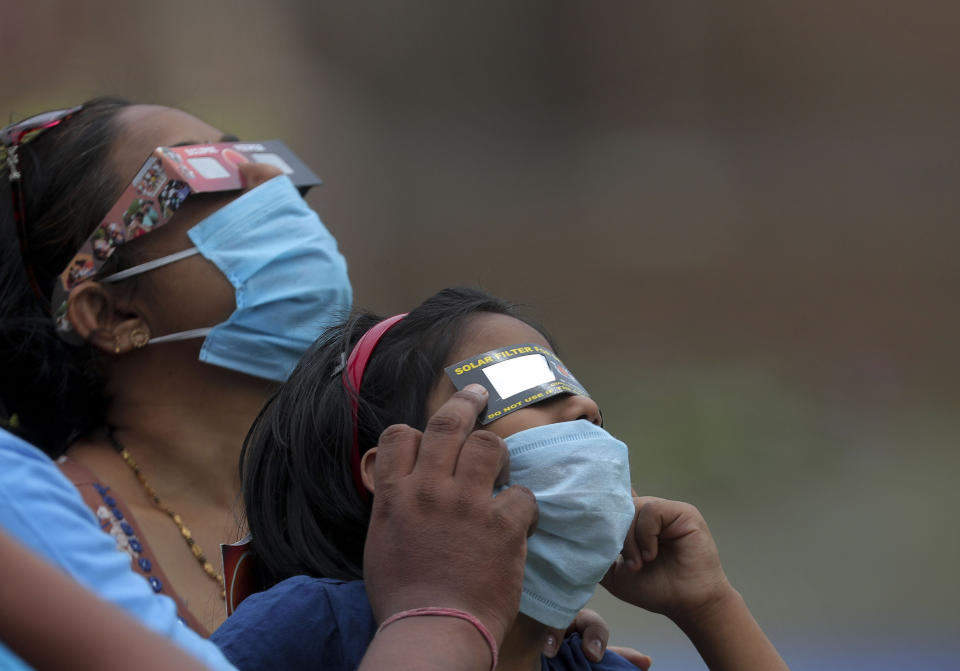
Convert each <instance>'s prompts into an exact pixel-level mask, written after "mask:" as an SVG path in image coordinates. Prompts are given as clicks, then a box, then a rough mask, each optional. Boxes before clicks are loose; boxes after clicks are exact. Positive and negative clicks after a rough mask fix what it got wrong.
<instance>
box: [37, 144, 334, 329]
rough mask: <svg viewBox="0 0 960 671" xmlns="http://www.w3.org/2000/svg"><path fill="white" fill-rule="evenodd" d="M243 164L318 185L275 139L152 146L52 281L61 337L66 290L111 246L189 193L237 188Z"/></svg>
mask: <svg viewBox="0 0 960 671" xmlns="http://www.w3.org/2000/svg"><path fill="white" fill-rule="evenodd" d="M244 163H265V164H268V165H273V166H276V167H277V168H279V169H280V170H281V171H283V174H285V175H286V176H287V177H289V178H290V180H291V181H292V182H293V183H294V185H295V186H296V187H297V188H299V189H300V192H301V193H306V191H307V189H309V188H310V187H311V186H316V185H317V184H320V183H321V180H320V178H319V177H317V176H316V175H315V174H314V173H313V171H312V170H310V168H308V167H307V165H306V164H305V163H304V162H303V161H301V160H300V159H299V158H298V157H297V155H296V154H294V153H293V152H292V151H291V150H290V149H289V148H288V147H287V146H286V145H285V144H284V143H283V142H281V141H280V140H267V141H264V142H215V143H210V144H195V145H185V146H179V147H157V148H156V149H154V150H153V152H151V154H150V156H148V157H147V160H146V161H144V163H143V165H142V166H141V167H140V170H138V171H137V174H136V175H135V176H134V178H133V181H131V182H130V184H129V185H128V186H127V188H126V189H124V191H123V193H122V194H121V195H120V198H119V200H117V202H116V203H115V204H114V205H113V207H111V208H110V210H109V211H108V212H107V216H105V217H104V218H103V220H102V221H101V222H100V224H99V225H98V226H97V227H96V228H95V229H94V231H93V233H92V234H91V235H90V237H89V238H87V240H86V241H85V242H84V243H83V244H82V245H81V246H80V249H79V251H77V253H76V254H75V255H74V256H73V258H72V259H70V262H69V263H68V264H67V266H66V268H64V270H63V272H62V273H60V276H59V277H58V278H57V280H56V282H55V283H54V286H53V294H52V297H51V301H50V307H51V310H52V312H53V316H54V319H55V320H56V322H57V330H58V331H59V332H60V333H61V335H64V336H68V335H69V334H70V333H72V329H71V328H70V325H69V323H68V322H67V320H66V311H67V296H69V294H70V290H71V289H73V288H74V287H75V286H77V285H78V284H80V283H81V282H83V281H85V280H88V279H90V278H92V277H95V276H96V274H97V273H98V272H99V271H100V268H101V267H102V266H103V264H104V263H106V261H107V259H109V258H110V256H111V255H112V254H113V252H114V251H116V249H117V247H120V246H121V245H124V244H126V243H128V242H130V241H131V240H135V239H136V238H138V237H140V236H142V235H146V234H147V233H150V232H151V231H153V230H155V229H157V228H159V227H160V226H163V225H164V224H166V223H167V222H168V221H170V219H171V217H173V215H174V213H176V211H177V210H178V209H179V208H180V206H181V205H183V203H184V201H185V200H186V199H187V198H189V197H190V196H191V195H192V194H195V193H214V192H218V191H237V190H239V189H242V188H243V186H244V185H243V180H242V178H241V176H240V171H239V167H238V166H240V165H242V164H244Z"/></svg>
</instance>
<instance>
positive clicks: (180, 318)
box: [110, 105, 281, 348]
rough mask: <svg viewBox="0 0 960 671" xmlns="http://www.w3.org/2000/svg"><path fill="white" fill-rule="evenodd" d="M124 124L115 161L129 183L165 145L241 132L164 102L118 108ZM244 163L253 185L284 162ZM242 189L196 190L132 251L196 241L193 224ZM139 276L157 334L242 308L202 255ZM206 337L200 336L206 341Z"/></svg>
mask: <svg viewBox="0 0 960 671" xmlns="http://www.w3.org/2000/svg"><path fill="white" fill-rule="evenodd" d="M117 124H118V126H119V128H120V131H119V134H118V137H117V140H116V142H115V143H114V148H113V150H112V153H111V157H110V160H111V162H112V164H113V169H114V171H115V174H116V175H118V176H119V177H120V179H121V183H122V184H124V185H126V184H129V182H130V180H132V179H133V177H134V175H135V174H136V173H137V171H138V170H139V169H140V166H142V165H143V162H144V161H145V160H146V159H147V157H148V156H149V154H150V152H152V151H153V150H154V149H156V148H157V147H161V146H170V145H182V144H202V143H209V142H221V141H224V140H231V139H233V138H232V137H229V136H224V134H223V132H222V131H220V130H218V129H216V128H214V127H213V126H211V125H210V124H208V123H206V122H205V121H201V120H200V119H198V118H197V117H195V116H193V115H191V114H187V113H186V112H183V111H181V110H177V109H172V108H169V107H161V106H158V105H131V106H129V107H125V108H123V109H122V110H121V111H120V112H119V113H118V115H117ZM240 168H241V174H242V175H243V176H244V178H245V179H246V189H245V190H248V189H250V188H253V187H254V186H257V185H259V184H261V183H263V182H264V181H266V180H267V179H270V178H272V177H275V176H277V175H279V174H281V171H280V170H279V169H278V168H275V167H273V166H268V165H264V164H247V165H245V166H240ZM240 193H241V192H237V191H235V192H229V193H213V194H196V195H195V196H193V197H191V198H188V199H187V200H186V201H185V202H184V204H183V206H182V207H181V208H180V209H179V210H177V214H176V216H174V217H173V218H172V219H171V220H170V222H169V223H167V224H165V225H164V226H162V227H160V228H157V229H155V230H153V231H151V233H150V234H149V235H144V236H143V237H141V238H138V239H137V240H134V241H133V242H131V243H130V244H129V245H128V246H127V249H126V250H125V251H127V252H129V253H132V254H133V255H134V263H143V262H145V261H149V260H151V259H155V258H159V257H162V256H166V255H167V254H172V253H174V252H178V251H181V250H183V249H187V248H189V247H192V246H193V243H192V242H191V241H190V239H189V237H188V236H187V231H188V230H190V229H191V228H192V227H193V226H194V225H196V224H197V223H198V222H200V221H201V220H203V219H205V218H206V217H208V216H209V215H211V214H212V213H213V212H215V211H216V210H218V209H220V208H221V207H224V206H225V205H227V204H228V203H230V202H231V201H232V200H234V199H235V198H237V197H238V196H239V195H240ZM136 281H137V289H136V292H135V293H134V298H133V300H135V301H136V302H137V309H138V311H139V312H141V314H142V315H143V316H144V318H145V319H146V320H147V323H148V324H149V325H150V330H151V334H152V335H153V336H160V335H165V334H167V333H174V332H177V331H185V330H188V329H195V328H202V327H207V326H213V325H215V324H219V323H221V322H223V321H225V320H226V319H227V318H228V317H229V316H230V315H231V314H232V313H233V311H234V309H235V307H236V302H235V291H234V288H233V286H232V285H231V284H230V282H229V281H228V280H227V278H226V277H224V275H223V273H221V272H220V270H219V269H217V267H216V266H214V265H213V264H212V263H211V262H210V261H208V260H207V259H205V258H203V257H202V256H200V255H196V256H192V257H190V258H188V259H185V260H183V261H179V262H177V263H173V264H170V265H168V266H163V267H161V268H157V269H156V270H152V271H150V272H148V273H144V274H143V275H141V276H139V277H138V278H137V280H136ZM200 342H201V341H200V340H197V347H198V348H199V346H200Z"/></svg>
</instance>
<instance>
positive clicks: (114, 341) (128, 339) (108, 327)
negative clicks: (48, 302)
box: [66, 282, 150, 354]
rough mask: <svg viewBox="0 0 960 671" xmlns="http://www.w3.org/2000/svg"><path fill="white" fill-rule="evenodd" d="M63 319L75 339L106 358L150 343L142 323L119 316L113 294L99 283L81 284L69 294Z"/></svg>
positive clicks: (135, 318) (130, 317) (126, 315)
mask: <svg viewBox="0 0 960 671" xmlns="http://www.w3.org/2000/svg"><path fill="white" fill-rule="evenodd" d="M66 316H67V321H69V322H70V326H71V327H73V330H74V332H75V333H76V334H77V335H78V336H80V337H81V338H83V339H84V340H86V341H89V342H90V343H91V344H92V345H94V346H95V347H97V348H98V349H101V350H103V351H104V352H107V353H109V354H120V353H124V352H129V351H130V350H131V349H139V348H141V347H143V346H144V345H146V344H147V341H148V340H149V339H150V329H149V327H148V326H147V324H146V322H144V321H143V319H142V318H141V317H140V316H139V315H135V314H124V313H122V312H120V310H119V309H118V307H117V304H116V301H115V300H114V298H113V294H111V293H110V291H109V290H108V289H107V288H106V287H104V286H103V285H102V284H100V283H99V282H83V283H81V284H79V285H77V286H76V287H75V288H74V289H73V291H71V292H70V296H69V297H68V298H67V315H66Z"/></svg>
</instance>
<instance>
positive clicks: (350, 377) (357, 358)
mask: <svg viewBox="0 0 960 671" xmlns="http://www.w3.org/2000/svg"><path fill="white" fill-rule="evenodd" d="M406 316H407V313H406V312H404V313H403V314H400V315H394V316H393V317H388V318H387V319H384V320H383V321H382V322H380V323H378V324H376V325H375V326H374V327H373V328H371V329H370V330H369V331H367V332H366V333H364V334H363V335H362V336H361V337H360V340H358V341H357V344H356V345H354V346H353V351H352V352H350V356H349V358H347V367H346V369H345V370H344V371H343V386H345V387H346V388H347V391H352V392H353V394H351V395H350V413H351V415H353V451H352V452H351V453H350V468H351V470H352V471H353V482H354V484H355V485H356V487H357V491H358V492H360V497H361V498H362V499H363V500H364V501H366V500H367V498H368V497H369V494H368V492H367V488H366V487H364V486H363V478H362V477H361V476H360V424H359V420H358V418H357V411H358V404H359V401H360V382H361V381H362V380H363V371H364V370H366V368H367V362H368V361H370V357H371V356H372V355H373V350H374V349H375V348H376V346H377V343H378V342H380V338H382V337H383V334H385V333H386V332H387V331H389V330H390V329H391V328H392V327H393V325H394V324H396V323H397V322H398V321H400V320H401V319H403V318H404V317H406Z"/></svg>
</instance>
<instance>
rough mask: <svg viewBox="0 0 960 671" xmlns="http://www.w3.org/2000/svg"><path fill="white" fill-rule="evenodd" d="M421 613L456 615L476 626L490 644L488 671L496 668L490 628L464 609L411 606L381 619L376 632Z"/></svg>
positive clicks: (494, 644) (496, 657)
mask: <svg viewBox="0 0 960 671" xmlns="http://www.w3.org/2000/svg"><path fill="white" fill-rule="evenodd" d="M421 615H442V616H445V617H458V618H460V619H461V620H466V621H467V622H469V623H470V624H472V625H473V626H474V627H476V628H477V631H479V632H480V635H481V636H483V639H484V640H485V641H486V642H487V645H488V646H490V655H491V657H493V662H492V663H491V664H490V671H493V669H495V668H497V660H498V655H497V641H496V640H495V639H494V638H493V634H491V633H490V630H489V629H487V628H486V627H485V626H483V622H481V621H480V620H478V619H477V617H476V616H475V615H471V614H470V613H468V612H467V611H465V610H457V609H456V608H440V607H438V606H432V607H428V608H411V609H410V610H401V611H400V612H399V613H394V614H393V615H391V616H390V617H388V618H387V619H386V620H384V621H383V624H381V625H380V626H379V627H378V628H377V634H379V633H380V632H381V631H383V628H384V627H386V626H387V625H388V624H392V623H394V622H396V621H397V620H402V619H404V618H407V617H419V616H421Z"/></svg>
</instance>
